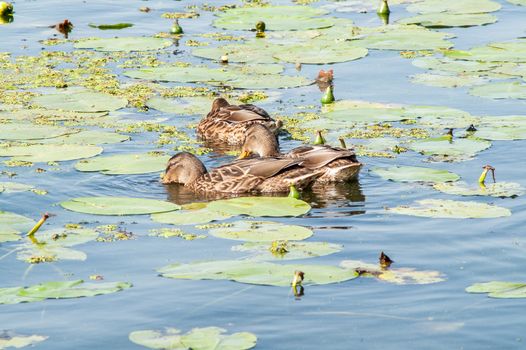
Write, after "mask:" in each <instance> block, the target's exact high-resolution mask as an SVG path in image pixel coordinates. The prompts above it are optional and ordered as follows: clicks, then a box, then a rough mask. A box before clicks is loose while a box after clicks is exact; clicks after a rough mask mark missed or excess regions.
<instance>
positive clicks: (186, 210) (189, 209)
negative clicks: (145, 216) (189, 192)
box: [151, 203, 233, 225]
mask: <svg viewBox="0 0 526 350" xmlns="http://www.w3.org/2000/svg"><path fill="white" fill-rule="evenodd" d="M182 209H183V210H178V211H170V212H167V213H159V214H152V216H151V218H152V220H153V221H156V222H160V223H163V224H172V225H198V224H206V223H208V222H211V221H216V220H224V219H228V218H230V217H232V216H233V215H232V214H223V213H220V212H217V211H214V210H210V209H209V208H208V204H207V203H190V204H185V205H183V206H182Z"/></svg>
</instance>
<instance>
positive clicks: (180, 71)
mask: <svg viewBox="0 0 526 350" xmlns="http://www.w3.org/2000/svg"><path fill="white" fill-rule="evenodd" d="M124 75H126V76H128V77H130V78H137V79H148V80H159V81H172V82H178V83H196V82H211V81H225V80H232V79H235V78H236V73H234V72H231V71H228V70H225V69H221V68H209V67H195V66H188V67H172V66H160V67H149V68H143V69H139V70H134V71H126V72H124Z"/></svg>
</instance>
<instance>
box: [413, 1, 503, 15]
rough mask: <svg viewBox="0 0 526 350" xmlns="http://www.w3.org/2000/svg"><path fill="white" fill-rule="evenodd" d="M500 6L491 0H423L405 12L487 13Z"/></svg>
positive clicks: (496, 9) (498, 8)
mask: <svg viewBox="0 0 526 350" xmlns="http://www.w3.org/2000/svg"><path fill="white" fill-rule="evenodd" d="M500 8H501V5H500V4H499V3H498V2H495V1H491V0H462V1H456V0H424V1H420V2H417V3H415V4H411V5H409V6H408V7H407V11H410V12H418V13H438V12H448V13H487V12H495V11H498V10H500Z"/></svg>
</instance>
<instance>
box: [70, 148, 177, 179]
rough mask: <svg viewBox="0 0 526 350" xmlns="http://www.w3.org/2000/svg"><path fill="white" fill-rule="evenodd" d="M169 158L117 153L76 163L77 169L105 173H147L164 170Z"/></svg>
mask: <svg viewBox="0 0 526 350" xmlns="http://www.w3.org/2000/svg"><path fill="white" fill-rule="evenodd" d="M169 158H170V157H169V156H164V155H151V154H149V153H133V154H117V155H112V156H103V157H95V158H91V159H87V160H81V161H79V162H77V163H76V164H75V169H77V170H79V171H100V172H101V173H102V174H105V175H130V174H147V173H155V172H159V171H163V170H164V169H165V167H166V162H167V161H168V159H169Z"/></svg>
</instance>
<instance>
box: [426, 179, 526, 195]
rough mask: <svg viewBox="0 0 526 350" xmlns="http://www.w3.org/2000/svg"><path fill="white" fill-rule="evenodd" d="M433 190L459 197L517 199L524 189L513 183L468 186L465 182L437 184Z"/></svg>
mask: <svg viewBox="0 0 526 350" xmlns="http://www.w3.org/2000/svg"><path fill="white" fill-rule="evenodd" d="M433 188H434V189H436V190H439V191H440V192H444V193H447V194H454V195H460V196H492V197H501V198H504V197H517V196H521V195H523V194H524V188H523V187H522V186H521V185H519V184H518V183H515V182H497V183H492V184H487V185H484V186H480V185H479V186H470V185H469V184H467V183H465V182H457V183H437V184H435V185H433Z"/></svg>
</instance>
